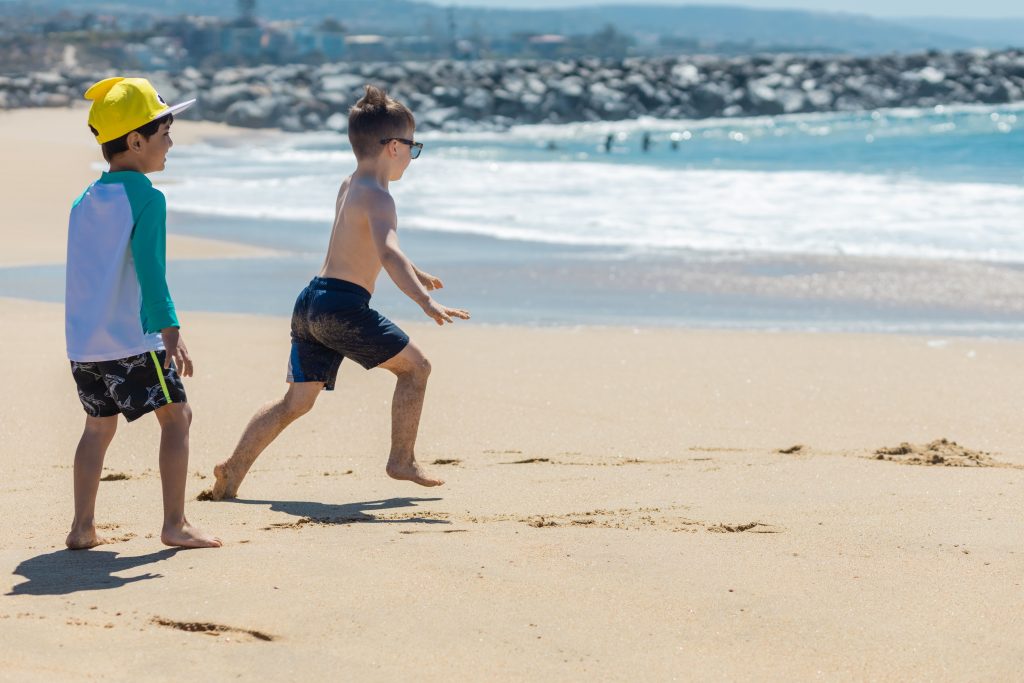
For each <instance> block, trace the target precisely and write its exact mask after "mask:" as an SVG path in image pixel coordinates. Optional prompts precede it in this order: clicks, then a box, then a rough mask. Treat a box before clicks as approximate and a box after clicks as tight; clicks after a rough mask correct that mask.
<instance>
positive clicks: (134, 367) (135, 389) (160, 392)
mask: <svg viewBox="0 0 1024 683" xmlns="http://www.w3.org/2000/svg"><path fill="white" fill-rule="evenodd" d="M166 356H167V354H166V353H165V352H164V351H147V352H146V353H140V354H139V355H137V356H130V357H128V358H121V359H120V360H101V361H93V362H89V363H82V362H79V361H74V360H73V361H71V375H72V376H73V377H74V378H75V384H77V385H78V398H79V399H80V400H81V401H82V407H83V408H84V409H85V412H87V413H88V414H89V415H92V416H93V417H112V416H114V415H117V414H118V413H120V414H122V415H124V417H125V419H126V420H128V421H129V422H132V421H133V420H137V419H139V418H140V417H142V416H143V415H145V414H146V413H150V412H152V411H154V410H156V409H157V408H161V407H163V406H165V405H167V404H169V403H187V402H188V399H187V398H186V396H185V385H184V384H182V382H181V377H179V376H178V370H177V369H176V368H175V367H174V362H173V361H171V367H169V368H167V369H164V358H166Z"/></svg>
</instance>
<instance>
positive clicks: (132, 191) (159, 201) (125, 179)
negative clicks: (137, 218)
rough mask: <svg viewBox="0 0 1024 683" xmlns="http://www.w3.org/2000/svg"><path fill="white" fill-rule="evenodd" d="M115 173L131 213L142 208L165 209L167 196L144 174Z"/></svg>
mask: <svg viewBox="0 0 1024 683" xmlns="http://www.w3.org/2000/svg"><path fill="white" fill-rule="evenodd" d="M105 175H107V174H105ZM117 175H118V176H119V177H117V178H116V179H115V180H116V181H120V183H121V185H123V186H124V191H125V194H126V195H127V196H128V202H129V203H130V204H131V206H132V213H134V214H136V215H138V214H139V213H141V212H142V211H143V210H146V211H163V212H166V211H167V198H166V197H165V196H164V193H163V192H161V191H160V190H158V189H157V188H155V187H153V183H152V182H150V180H149V178H147V177H146V176H145V175H143V174H142V173H136V172H130V173H123V174H117Z"/></svg>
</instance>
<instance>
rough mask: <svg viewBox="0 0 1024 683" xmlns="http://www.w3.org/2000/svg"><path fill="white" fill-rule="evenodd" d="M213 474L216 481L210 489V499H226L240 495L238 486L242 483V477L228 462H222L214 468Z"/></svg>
mask: <svg viewBox="0 0 1024 683" xmlns="http://www.w3.org/2000/svg"><path fill="white" fill-rule="evenodd" d="M213 476H214V477H216V479H217V480H216V481H215V482H214V483H213V488H212V489H210V497H209V500H226V499H228V498H234V497H235V496H237V495H238V487H239V486H241V484H242V477H239V476H236V475H235V473H234V472H232V471H231V469H230V468H228V465H227V463H223V462H222V463H221V464H219V465H217V466H216V467H214V468H213Z"/></svg>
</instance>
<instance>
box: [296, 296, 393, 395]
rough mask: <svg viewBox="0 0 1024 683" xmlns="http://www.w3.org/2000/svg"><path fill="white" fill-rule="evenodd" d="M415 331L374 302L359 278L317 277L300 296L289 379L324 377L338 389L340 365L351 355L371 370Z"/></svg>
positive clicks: (326, 385)
mask: <svg viewBox="0 0 1024 683" xmlns="http://www.w3.org/2000/svg"><path fill="white" fill-rule="evenodd" d="M408 343H409V335H407V334H406V333H405V332H403V331H402V330H401V329H399V327H398V326H397V325H395V324H394V323H393V322H391V321H390V320H388V319H387V318H385V317H384V316H383V315H381V314H380V313H378V312H377V311H375V310H373V309H372V308H370V293H369V292H368V291H366V290H365V289H363V288H362V287H360V286H359V285H357V284H353V283H351V282H347V281H345V280H336V279H334V278H324V277H315V278H313V279H312V280H311V281H310V283H309V286H307V287H306V288H305V289H304V290H302V292H301V293H300V294H299V298H298V299H296V300H295V310H294V311H293V312H292V351H291V356H289V358H288V381H289V382H323V383H324V389H327V390H328V391H330V390H332V389H334V381H335V379H336V378H337V376H338V367H339V366H340V365H341V361H342V359H344V358H351V359H352V360H354V361H355V362H357V363H359V364H360V365H362V366H363V367H364V368H366V369H367V370H369V369H371V368H375V367H377V366H378V365H380V364H381V363H383V362H384V361H386V360H390V359H391V358H394V357H395V356H396V355H398V353H399V352H401V350H402V349H404V348H405V347H406V345H407V344H408Z"/></svg>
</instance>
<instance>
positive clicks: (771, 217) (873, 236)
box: [0, 106, 1024, 337]
mask: <svg viewBox="0 0 1024 683" xmlns="http://www.w3.org/2000/svg"><path fill="white" fill-rule="evenodd" d="M417 137H418V139H420V140H422V141H423V142H424V143H425V149H424V151H423V154H422V156H421V157H420V158H419V159H417V160H415V161H413V162H412V164H411V165H410V167H409V170H408V171H407V172H406V175H405V177H404V178H403V179H402V180H401V181H399V182H396V183H393V184H392V185H391V191H392V194H393V195H394V197H395V200H396V203H397V206H398V213H399V234H400V238H401V242H402V245H403V248H404V249H405V251H406V252H407V254H408V255H409V256H410V257H411V258H412V259H413V260H414V261H415V262H416V263H417V265H419V266H420V267H421V268H423V269H424V270H427V271H429V272H431V273H434V274H436V275H438V276H440V277H442V278H443V279H444V281H445V283H446V287H445V289H444V290H443V291H442V292H440V293H438V295H437V298H438V299H439V300H441V301H442V302H443V303H446V304H448V305H451V306H458V307H465V308H469V309H470V310H471V311H472V312H473V314H474V321H478V322H484V323H499V324H500V323H517V324H524V323H525V324H538V325H550V324H557V325H565V324H569V325H574V324H613V325H637V326H638V325H668V326H701V327H728V328H747V329H751V328H753V329H797V330H836V331H869V332H909V333H920V334H942V335H945V334H971V335H979V334H980V335H1002V336H1006V335H1008V336H1014V337H1024V107H1022V106H1000V107H979V106H962V107H946V108H941V107H940V108H935V109H917V110H890V111H879V112H863V113H834V114H813V115H797V116H785V117H765V118H748V119H712V120H703V121H664V120H637V121H625V122H617V123H603V124H598V123H594V124H570V125H559V126H550V125H542V126H523V127H517V128H513V129H512V130H509V131H502V132H494V131H481V132H477V133H457V134H456V133H439V132H434V133H425V134H422V135H418V136H417ZM645 137H646V138H647V139H648V144H647V145H646V148H645V144H644V139H645ZM354 168H355V160H354V158H353V156H352V153H351V150H350V148H349V145H348V141H347V138H346V137H345V136H343V135H337V134H323V133H309V134H273V135H267V134H265V133H254V134H253V135H242V136H238V137H234V138H229V139H224V140H219V141H216V142H214V143H205V144H197V145H190V146H185V145H179V146H176V147H175V148H174V149H173V150H172V152H171V154H170V156H169V161H168V168H167V170H166V171H165V172H163V173H161V174H159V175H158V176H154V181H155V182H156V184H157V186H158V187H160V188H161V189H162V190H163V191H164V192H165V194H166V195H167V199H168V205H169V207H170V209H171V212H172V213H171V214H170V218H169V226H170V229H171V230H172V231H173V232H178V233H184V234H192V235H199V236H206V237H213V238H220V239H228V240H235V241H241V242H246V243H251V244H256V245H261V246H267V247H273V248H274V249H276V250H278V251H279V252H280V254H281V255H280V256H278V257H275V258H269V259H236V260H226V261H192V262H188V261H172V262H171V263H170V264H169V281H170V285H171V289H172V292H173V293H174V296H175V300H176V301H177V303H178V305H179V308H181V309H183V310H190V309H191V310H208V311H236V312H246V313H260V314H271V315H278V316H287V315H288V314H289V313H290V311H291V306H292V303H293V301H294V298H295V295H296V294H297V292H298V291H299V289H301V288H302V286H304V284H305V282H307V281H308V280H309V278H310V277H312V276H313V275H315V274H316V273H317V271H318V270H319V268H320V265H321V263H322V260H323V256H324V250H325V249H326V246H327V241H328V238H329V234H330V228H331V222H332V219H333V209H334V202H335V197H336V194H337V189H338V185H339V183H340V182H341V180H342V179H343V178H344V177H345V176H347V175H348V174H349V173H351V172H352V171H353V170H354ZM2 295H7V296H28V297H32V298H39V299H47V300H53V301H60V300H61V299H62V297H63V269H62V268H61V267H58V266H53V267H43V268H22V269H0V296H2ZM374 297H375V301H376V305H377V306H378V307H379V308H380V309H381V310H383V311H384V312H385V313H387V314H388V315H390V316H392V317H394V318H396V319H398V320H426V318H425V317H424V316H423V314H422V312H421V311H419V310H418V308H417V307H416V306H415V305H413V304H412V303H411V302H410V301H409V300H408V299H407V298H406V297H404V295H402V294H401V292H399V291H398V290H397V288H395V287H394V285H392V284H391V283H390V281H389V280H388V278H387V277H386V275H383V274H382V276H381V278H380V280H379V281H378V289H377V291H376V292H375V294H374Z"/></svg>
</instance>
